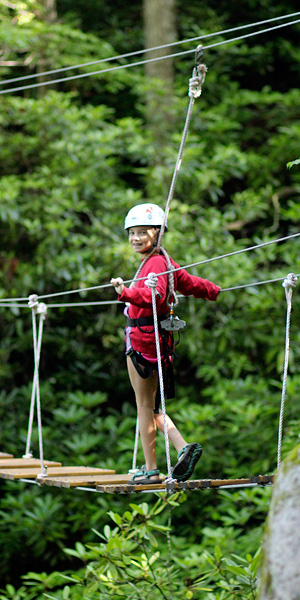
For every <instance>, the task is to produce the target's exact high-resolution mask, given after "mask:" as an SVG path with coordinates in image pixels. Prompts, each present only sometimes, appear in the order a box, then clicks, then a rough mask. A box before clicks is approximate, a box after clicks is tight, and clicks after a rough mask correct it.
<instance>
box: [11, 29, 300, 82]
mask: <svg viewBox="0 0 300 600" xmlns="http://www.w3.org/2000/svg"><path fill="white" fill-rule="evenodd" d="M299 22H300V19H297V20H295V21H290V22H289V23H282V24H280V25H276V26H275V27H270V28H268V29H261V30H260V31H254V32H252V33H247V34H245V35H243V36H239V37H236V38H231V39H229V40H223V41H222V42H216V43H215V44H211V45H209V46H204V47H203V49H204V50H209V49H211V48H215V47H217V46H221V45H224V44H229V43H231V42H237V41H240V40H243V39H246V38H248V37H252V36H254V35H260V34H262V33H268V32H270V31H274V30H276V29H280V28H282V27H288V26H290V25H295V24H296V23H299ZM194 51H195V50H185V51H183V52H176V53H175V54H168V55H166V56H158V57H156V58H150V59H148V60H140V61H137V62H133V63H130V64H126V65H118V66H117V67H109V68H107V69H102V70H100V71H91V72H90V73H81V74H79V75H72V76H70V77H61V78H58V79H50V80H49V81H43V82H39V83H32V84H30V85H22V86H18V87H15V88H8V89H6V90H0V94H8V93H10V92H20V91H22V90H29V89H32V88H37V87H41V86H46V85H52V84H54V83H61V82H64V81H71V80H75V79H82V78H83V77H90V76H92V75H101V74H102V73H110V72H112V71H119V70H121V69H128V68H130V67H137V66H140V65H145V64H146V63H150V62H157V61H160V60H166V59H169V58H176V57H179V56H184V55H186V54H191V53H192V52H194Z"/></svg>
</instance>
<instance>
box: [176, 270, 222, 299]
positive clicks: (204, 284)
mask: <svg viewBox="0 0 300 600" xmlns="http://www.w3.org/2000/svg"><path fill="white" fill-rule="evenodd" d="M177 290H178V291H179V292H180V293H181V294H183V295H184V296H194V298H204V299H206V300H216V299H217V297H218V295H219V292H220V290H221V288H220V286H218V285H216V284H215V283H212V281H208V279H201V277H196V276H195V275H190V273H188V272H187V271H186V270H185V269H180V271H177Z"/></svg>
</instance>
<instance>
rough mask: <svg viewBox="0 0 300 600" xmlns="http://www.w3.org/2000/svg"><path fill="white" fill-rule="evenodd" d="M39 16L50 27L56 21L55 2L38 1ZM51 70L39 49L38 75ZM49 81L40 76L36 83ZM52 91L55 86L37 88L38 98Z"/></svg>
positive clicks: (45, 76) (54, 0)
mask: <svg viewBox="0 0 300 600" xmlns="http://www.w3.org/2000/svg"><path fill="white" fill-rule="evenodd" d="M40 7H41V10H40V14H39V19H40V20H41V21H42V22H43V23H45V24H46V25H52V23H54V22H55V21H56V19H57V12H56V0H40ZM50 69H51V65H50V64H49V61H48V60H47V58H46V56H45V55H44V52H43V47H41V53H40V57H39V59H38V61H37V64H36V70H37V72H38V73H43V72H44V71H48V70H50ZM48 80H49V75H40V76H39V77H38V78H37V81H38V82H39V83H43V82H44V81H48ZM51 88H52V89H54V88H55V85H54V84H53V85H47V86H43V85H42V86H41V87H39V88H38V95H39V96H40V97H43V96H44V95H45V93H46V91H47V89H51Z"/></svg>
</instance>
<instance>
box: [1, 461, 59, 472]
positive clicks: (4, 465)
mask: <svg viewBox="0 0 300 600" xmlns="http://www.w3.org/2000/svg"><path fill="white" fill-rule="evenodd" d="M40 464H41V463H40V459H39V458H0V470H2V469H25V468H26V467H35V466H36V465H40ZM44 465H45V466H52V467H61V462H55V461H52V460H44Z"/></svg>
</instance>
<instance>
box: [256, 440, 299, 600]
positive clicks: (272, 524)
mask: <svg viewBox="0 0 300 600" xmlns="http://www.w3.org/2000/svg"><path fill="white" fill-rule="evenodd" d="M262 550H263V553H262V569H261V575H260V582H259V586H258V599H257V600H299V599H300V446H297V447H296V448H295V449H294V450H293V452H291V453H290V455H289V456H288V457H287V459H286V460H284V461H283V463H282V465H281V466H280V469H279V472H278V475H277V478H276V482H275V486H274V491H273V496H272V501H271V506H270V511H269V515H268V519H267V526H266V531H265V535H264V540H263V548H262Z"/></svg>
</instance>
